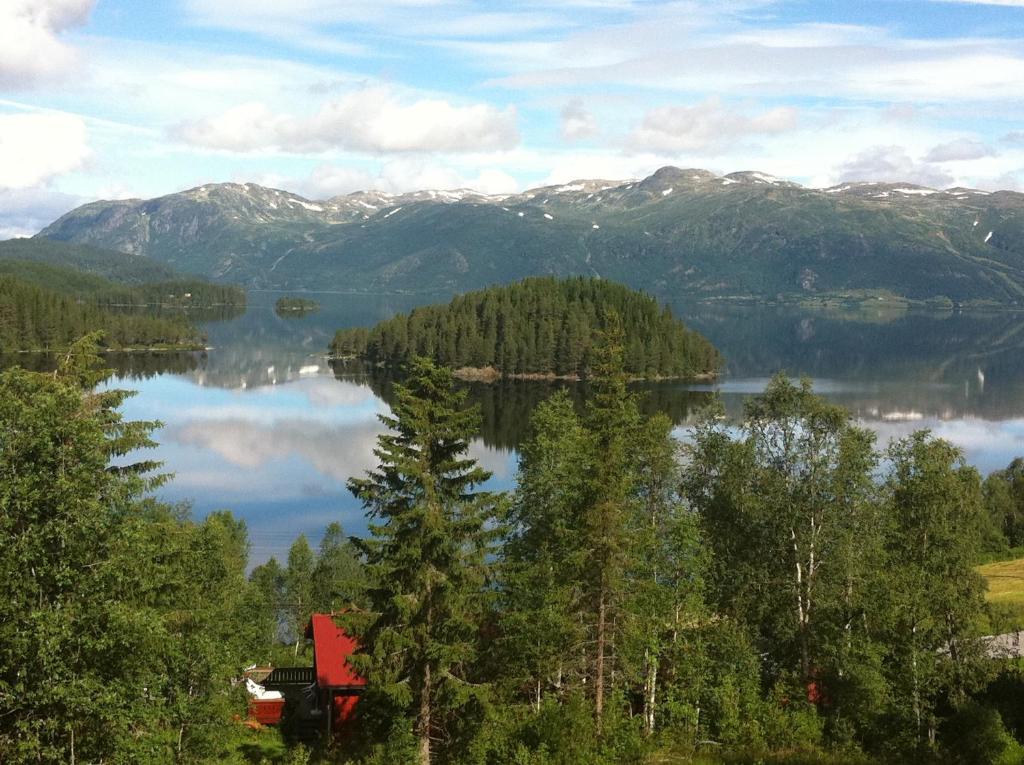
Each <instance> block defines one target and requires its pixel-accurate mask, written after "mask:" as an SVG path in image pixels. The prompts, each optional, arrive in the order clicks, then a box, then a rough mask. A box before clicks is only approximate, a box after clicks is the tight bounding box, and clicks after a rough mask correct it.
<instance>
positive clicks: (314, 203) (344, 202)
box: [37, 167, 1024, 304]
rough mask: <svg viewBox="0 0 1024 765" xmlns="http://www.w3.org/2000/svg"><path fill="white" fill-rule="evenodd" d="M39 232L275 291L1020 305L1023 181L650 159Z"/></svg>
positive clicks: (130, 212) (150, 214)
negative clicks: (845, 296) (496, 191)
mask: <svg viewBox="0 0 1024 765" xmlns="http://www.w3.org/2000/svg"><path fill="white" fill-rule="evenodd" d="M37 236H39V237H41V238H50V239H57V240H62V241H71V242H77V243H83V244H91V245H94V246H99V247H106V248H109V249H114V250H119V251H123V252H129V253H133V254H142V255H147V256H149V257H151V258H153V259H155V260H157V261H160V262H163V263H165V264H166V265H168V266H171V267H173V268H176V269H178V270H181V271H187V272H192V273H196V274H199V275H202V276H206V277H209V278H215V279H220V280H225V281H235V282H239V283H243V284H246V285H249V286H257V287H268V288H280V289H312V288H321V289H322V288H325V287H326V288H336V287H338V286H344V287H346V288H349V289H353V290H357V291H376V290H385V291H415V292H446V291H447V292H459V291H463V290H466V289H473V288H478V287H483V286H487V285H488V284H493V283H499V282H508V281H514V280H516V279H520V278H524V277H526V276H531V275H545V274H551V275H572V274H580V275H591V276H602V277H605V278H609V279H613V280H616V281H622V282H624V283H626V284H628V285H630V286H633V287H639V288H643V289H646V290H648V291H650V292H653V293H656V294H657V293H661V294H665V293H671V294H676V293H685V294H687V295H693V296H694V297H696V298H700V299H724V298H758V299H774V298H779V297H784V298H806V297H815V296H823V295H836V294H842V293H851V292H867V293H871V294H874V293H886V294H889V293H891V294H894V295H898V296H901V297H904V298H907V299H911V300H930V299H936V298H944V299H948V300H952V301H958V302H993V303H1001V304H1021V303H1024V194H1019V193H1017V192H1012V191H999V192H987V191H982V190H978V189H966V188H960V187H957V188H952V189H945V190H941V189H931V188H928V187H924V186H919V185H916V184H912V183H876V182H848V183H843V184H838V185H836V186H832V187H829V188H824V189H812V188H807V187H804V186H801V185H800V184H797V183H794V182H792V181H787V180H784V179H780V178H776V177H775V176H772V175H770V174H767V173H762V172H759V171H753V170H748V171H740V172H735V173H729V174H726V175H721V176H720V175H716V174H714V173H711V172H709V171H707V170H701V169H697V168H676V167H663V168H661V169H659V170H658V171H656V172H655V173H653V174H651V175H650V176H647V177H646V178H641V179H634V180H627V181H614V180H599V179H579V180H575V181H571V182H569V183H566V184H558V185H549V186H542V187H537V188H532V189H527V190H526V191H523V192H520V193H517V194H502V195H485V194H481V193H479V192H476V191H473V190H471V189H457V190H444V191H442V190H422V191H415V192H408V193H404V194H389V193H387V192H382V191H359V192H353V193H351V194H346V195H340V196H334V197H330V198H328V199H324V200H313V199H308V198H306V197H303V196H301V195H299V194H295V193H292V192H288V191H285V190H282V189H272V188H268V187H263V186H259V185H257V184H252V183H247V184H237V183H230V184H204V185H202V186H197V187H195V188H192V189H187V190H185V191H182V192H177V193H175V194H169V195H165V196H163V197H158V198H155V199H150V200H118V201H113V202H108V201H99V202H92V203H89V204H86V205H83V206H82V207H79V208H77V209H75V210H72V211H71V212H69V213H67V214H66V215H64V216H62V217H61V218H59V219H58V220H57V221H55V222H54V223H52V224H51V225H50V226H47V227H46V228H45V229H43V230H42V231H41V232H40V233H39V234H38V235H37Z"/></svg>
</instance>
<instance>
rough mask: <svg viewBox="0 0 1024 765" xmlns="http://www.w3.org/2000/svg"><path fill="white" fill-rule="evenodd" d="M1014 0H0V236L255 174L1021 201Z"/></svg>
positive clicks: (333, 190)
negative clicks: (862, 191) (919, 192)
mask: <svg viewBox="0 0 1024 765" xmlns="http://www.w3.org/2000/svg"><path fill="white" fill-rule="evenodd" d="M1022 105H1024V0H999V1H998V2H997V1H996V0H992V1H991V2H973V1H969V0H873V1H872V0H860V1H859V2H844V1H843V0H815V1H813V2H812V1H810V0H788V1H787V0H780V1H777V2H773V1H771V0H717V1H714V2H713V1H711V0H686V1H684V2H653V1H651V0H560V2H542V1H541V0H533V1H529V0H528V1H526V2H472V1H471V0H147V1H146V2H138V1H137V0H136V1H135V2H129V1H128V0H0V238H3V237H9V236H16V235H24V234H29V233H33V232H34V231H35V230H37V229H38V228H39V227H40V226H42V225H45V224H46V223H48V222H49V221H50V220H51V219H52V218H54V217H56V216H57V215H59V214H61V213H62V212H64V211H65V210H66V209H68V208H70V207H72V206H74V205H75V204H78V203H80V202H82V201H87V200H92V199H97V198H119V197H130V196H144V197H149V196H157V195H160V194H166V193H170V192H173V191H176V190H180V189H183V188H189V187H192V186H197V185H201V184H203V183H208V182H219V181H252V182H257V183H263V184H266V185H272V186H276V187H282V188H287V189H289V190H293V191H297V192H299V193H301V194H304V195H306V196H309V197H313V198H325V197H329V196H333V195H335V194H342V193H348V192H351V191H355V190H359V189H366V188H380V189H383V190H386V191H393V192H400V191H406V190H412V189H417V188H453V187H462V186H469V187H473V188H477V189H478V190H481V191H484V192H489V193H505V192H510V191H515V190H520V189H523V188H527V187H529V186H535V185H540V184H544V183H554V182H557V183H561V182H566V181H570V180H573V179H575V178H582V177H590V178H594V177H600V178H609V179H624V178H632V177H641V176H644V175H647V174H649V173H650V172H653V171H654V170H655V169H657V168H658V167H660V166H662V165H665V164H675V165H680V166H689V167H703V168H707V169H710V170H713V171H716V172H721V173H725V172H730V171H734V170H743V169H757V170H762V171H766V172H770V173H774V174H775V175H779V176H782V177H785V178H789V179H792V180H796V181H798V182H801V183H804V184H807V185H810V186H828V185H832V184H836V183H840V182H842V181H846V180H893V181H895V180H900V181H910V182H916V183H921V184H924V185H930V186H938V187H944V186H952V185H971V186H977V187H981V188H986V189H994V188H1012V189H1024V107H1022Z"/></svg>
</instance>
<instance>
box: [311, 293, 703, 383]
mask: <svg viewBox="0 0 1024 765" xmlns="http://www.w3.org/2000/svg"><path fill="white" fill-rule="evenodd" d="M612 314H616V315H617V316H618V319H619V320H621V322H622V326H623V329H624V331H625V335H626V340H625V343H626V345H625V368H626V372H627V373H628V374H629V375H631V376H634V377H648V378H654V377H679V378H684V377H696V376H700V375H709V374H714V373H715V372H716V371H717V370H718V368H719V366H720V365H721V358H720V356H719V354H718V351H717V350H716V349H715V348H714V347H713V346H712V345H711V343H709V342H708V341H707V340H706V339H705V338H704V337H702V336H701V335H700V334H698V333H697V332H694V331H692V330H689V329H687V328H686V326H685V325H684V324H683V323H682V322H681V321H679V320H678V319H676V318H675V317H673V315H672V312H671V311H670V310H669V309H668V308H665V307H661V306H659V304H658V302H657V301H656V300H654V299H653V298H652V297H650V296H648V295H644V294H642V293H639V292H636V291H634V290H631V289H629V288H628V287H624V286H622V285H620V284H614V283H611V282H607V281H604V280H602V279H593V278H590V279H588V278H582V277H578V278H573V279H555V278H550V277H549V278H533V279H526V280H524V281H522V282H520V283H517V284H511V285H506V286H499V287H489V288H488V289H485V290H481V291H479V292H469V293H466V294H464V295H459V296H458V297H456V298H454V299H453V300H452V301H451V302H450V303H448V304H447V305H434V306H426V307H423V308H416V309H414V310H412V311H410V312H409V313H408V314H399V315H397V316H395V317H393V318H391V319H387V320H385V321H383V322H380V323H379V324H377V325H376V326H374V327H372V328H370V329H365V328H356V329H346V330H339V331H338V333H337V335H336V336H335V338H334V341H333V343H332V345H331V352H332V354H334V355H335V356H337V357H346V356H356V357H359V358H363V359H366V360H368V361H370V362H371V363H375V364H381V365H385V366H389V367H395V368H397V367H400V366H401V365H403V364H405V363H406V362H407V361H408V360H409V359H410V358H411V357H412V356H427V357H430V358H432V359H434V360H435V361H436V362H437V363H438V364H441V365H443V366H448V367H471V368H477V369H479V368H486V367H491V368H493V369H495V370H497V371H498V372H499V373H501V374H504V375H554V376H568V377H577V376H578V377H584V376H586V375H587V374H588V373H589V372H590V369H591V367H592V365H593V362H594V357H593V349H594V343H595V339H596V337H597V336H598V334H599V333H600V332H602V331H604V330H605V329H607V327H608V322H609V317H610V316H611V315H612Z"/></svg>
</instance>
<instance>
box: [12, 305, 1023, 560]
mask: <svg viewBox="0 0 1024 765" xmlns="http://www.w3.org/2000/svg"><path fill="white" fill-rule="evenodd" d="M279 295H280V293H250V295H249V308H248V310H247V311H246V313H245V314H244V315H243V316H241V317H237V318H231V319H227V320H222V321H211V322H210V323H208V324H205V325H204V329H205V330H206V332H207V334H208V337H209V344H210V346H211V350H209V351H208V352H206V353H193V354H187V353H186V354H162V353H161V354H130V355H126V356H122V357H117V356H110V357H108V363H109V364H110V365H111V366H112V367H114V368H115V369H116V370H117V371H118V377H117V379H115V380H114V381H113V384H116V385H118V386H121V387H127V388H133V389H136V390H138V391H139V395H137V396H135V397H133V398H131V399H129V400H128V401H127V402H126V404H125V410H126V414H127V416H128V417H130V418H133V419H145V420H154V419H155V420H160V421H162V422H163V423H164V425H163V427H162V429H161V430H160V431H159V432H158V433H157V434H156V438H157V440H158V441H159V442H160V446H159V447H158V448H157V450H156V454H155V457H156V458H157V459H161V460H163V461H164V467H165V469H166V470H167V471H168V472H172V473H174V474H175V478H174V480H173V481H171V482H170V483H168V484H167V485H166V486H165V487H164V488H163V489H161V491H160V495H161V496H162V497H163V498H165V499H167V500H170V501H190V502H192V504H193V508H194V512H195V513H196V514H197V515H204V514H205V513H207V512H209V511H211V510H214V509H223V508H227V509H231V510H233V511H234V512H235V513H236V514H237V515H238V516H240V517H242V518H244V519H245V520H246V522H247V524H248V526H249V530H250V533H251V535H252V538H253V560H254V561H255V562H259V561H261V560H264V559H266V558H267V557H269V555H271V554H275V555H279V556H280V555H282V554H284V553H286V551H287V548H288V546H289V545H290V543H291V541H292V540H293V539H294V538H295V536H297V535H298V534H299V533H306V534H307V535H308V536H309V537H310V539H311V541H313V542H314V543H315V542H316V541H317V540H318V539H319V536H320V533H321V532H322V530H323V528H324V526H326V525H327V524H328V523H330V522H331V521H335V520H340V521H341V522H342V523H343V524H344V526H345V528H346V530H347V531H348V532H350V533H354V534H361V533H364V532H365V530H366V520H365V518H364V517H363V512H362V509H361V508H360V506H359V504H358V503H357V502H356V501H355V500H354V499H353V498H352V497H351V495H350V494H349V493H348V491H347V490H346V489H345V481H346V480H347V478H348V477H349V476H353V475H360V474H362V472H363V471H365V470H366V469H368V468H370V467H371V466H372V465H373V463H374V457H373V454H372V449H373V446H374V443H375V440H376V437H377V435H378V434H379V433H380V432H381V431H382V427H383V426H382V425H381V424H380V422H379V420H378V415H379V414H382V413H385V412H387V410H388V403H389V402H390V401H392V400H393V383H394V380H393V379H391V378H390V377H389V376H388V375H386V374H382V373H381V372H380V371H379V370H373V369H367V368H365V367H363V366H361V365H358V364H353V363H348V364H334V365H331V364H330V363H328V361H327V359H326V357H325V355H324V352H325V349H326V348H327V345H328V343H329V342H330V340H331V338H332V337H333V334H334V330H335V329H337V328H339V327H349V326H358V325H368V324H372V323H374V322H376V321H379V320H380V319H383V318H386V317H388V316H391V315H393V314H394V313H395V312H398V311H405V310H408V309H410V308H411V307H413V306H415V305H417V304H421V303H425V302H432V298H430V297H429V296H411V295H385V296H373V295H330V294H323V293H321V294H316V295H312V297H315V298H316V299H317V300H318V302H319V303H320V306H321V309H320V311H319V312H317V313H313V314H308V315H306V316H304V317H301V318H288V319H283V318H281V317H279V316H277V315H276V314H275V313H274V308H273V306H274V301H275V300H276V298H277V297H278V296H279ZM674 308H675V310H676V313H677V314H678V315H680V316H681V317H682V318H683V319H684V320H685V321H686V322H687V323H688V324H690V325H691V326H693V327H694V328H696V329H698V330H700V331H701V332H703V333H704V334H706V335H707V336H708V337H709V338H710V339H711V340H712V342H714V343H715V344H716V345H717V346H718V347H719V348H720V349H721V350H722V351H723V353H724V355H725V357H726V359H727V363H728V368H727V369H726V371H725V374H724V375H723V376H722V378H721V379H720V380H719V381H718V382H717V383H715V384H711V385H709V384H685V383H681V382H674V381H662V382H657V383H650V384H636V385H634V386H633V389H634V390H635V391H636V392H637V393H638V394H640V395H641V396H642V400H643V407H644V409H645V411H648V412H655V411H661V412H665V413H667V414H668V415H669V416H670V417H671V418H672V420H673V422H675V423H676V424H677V426H678V433H679V434H680V435H681V436H683V437H685V434H686V428H687V426H688V425H689V424H691V423H693V422H694V421H695V419H696V418H697V417H698V416H699V415H700V412H701V410H702V409H703V408H704V407H705V406H706V405H707V404H708V403H710V402H711V401H712V400H713V399H714V397H715V396H716V395H718V396H720V397H721V399H722V403H723V405H724V407H725V409H726V412H727V414H728V415H729V416H731V417H738V416H740V415H741V413H742V406H743V400H744V399H745V398H746V397H748V396H750V395H753V394H756V393H758V392H760V391H761V390H763V388H764V385H765V383H766V382H767V379H768V378H769V377H770V376H771V375H772V374H773V373H775V372H776V371H778V370H785V371H787V372H788V373H790V374H793V375H799V374H807V375H809V376H811V377H812V379H813V380H814V383H815V389H816V391H817V392H819V393H821V394H823V395H825V396H827V397H828V398H829V399H830V400H832V401H835V402H837V403H839V404H842V405H843V406H845V407H847V408H848V409H849V410H850V411H851V412H852V413H853V414H854V416H856V417H857V418H858V419H860V420H861V421H862V422H863V423H864V424H865V425H867V426H868V427H870V428H872V429H873V430H875V431H876V432H877V433H878V438H879V443H880V444H883V445H884V444H885V443H886V442H887V441H888V440H889V439H890V438H892V437H897V436H902V435H906V434H908V433H910V432H912V431H914V430H917V429H919V428H931V429H932V430H933V431H934V432H935V433H936V435H938V436H941V437H943V438H948V439H949V440H950V441H952V442H953V443H955V444H957V445H958V446H960V447H962V448H963V449H964V450H965V453H966V455H967V457H968V459H969V460H970V461H971V462H972V463H974V464H975V465H977V466H978V468H979V469H980V470H981V471H982V472H983V473H984V472H988V471H990V470H993V469H996V468H1000V467H1004V466H1005V465H1006V464H1007V463H1008V462H1009V461H1010V460H1011V459H1012V458H1013V457H1014V456H1016V455H1018V454H1024V315H1022V314H1017V313H1008V312H1006V313H991V314H981V313H972V314H961V313H946V314H925V313H912V312H910V313H905V314H892V313H889V314H880V315H872V314H870V313H868V312H865V311H863V310H858V311H856V312H851V313H846V314H839V313H834V312H833V313H825V312H823V311H820V310H818V311H807V310H798V309H795V308H779V307H766V306H760V307H751V306H717V305H716V306H711V307H709V306H675V307H674ZM7 363H10V361H9V360H7ZM16 363H20V364H23V365H26V366H32V367H34V368H39V369H46V368H52V363H53V361H52V359H49V360H48V359H46V358H45V357H34V356H28V355H21V356H18V357H16ZM466 387H467V388H468V391H469V399H470V401H471V402H473V403H476V404H479V405H480V409H481V419H482V431H481V435H480V438H478V439H477V440H476V441H474V443H473V445H472V454H473V456H475V457H477V458H478V459H480V460H481V461H482V462H483V464H484V466H485V467H486V468H488V469H489V470H492V471H493V472H494V474H495V477H494V478H493V479H492V482H491V484H492V485H493V486H494V487H495V488H506V487H508V486H510V485H511V484H512V481H513V480H514V474H515V465H516V457H515V451H514V450H515V447H516V446H517V445H518V444H519V443H520V441H521V440H522V439H523V437H524V436H525V433H526V428H527V424H528V422H529V416H530V412H531V411H532V410H533V408H534V407H535V406H536V405H537V403H538V402H539V401H541V400H543V399H544V398H545V397H547V396H548V395H550V394H551V393H552V392H554V391H555V390H557V389H559V388H566V389H567V390H568V391H569V392H570V394H571V395H572V396H573V398H574V399H575V400H576V401H577V402H578V403H579V404H581V405H582V403H583V401H585V399H586V395H587V386H586V385H585V384H584V383H555V382H501V383H498V384H494V385H485V384H479V383H477V384H468V385H467V386H466Z"/></svg>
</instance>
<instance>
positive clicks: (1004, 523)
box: [982, 457, 1024, 550]
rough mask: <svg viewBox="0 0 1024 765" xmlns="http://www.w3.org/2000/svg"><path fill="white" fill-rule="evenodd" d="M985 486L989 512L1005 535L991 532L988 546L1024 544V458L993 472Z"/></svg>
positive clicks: (995, 524)
mask: <svg viewBox="0 0 1024 765" xmlns="http://www.w3.org/2000/svg"><path fill="white" fill-rule="evenodd" d="M982 489H983V491H984V494H985V510H986V512H987V515H988V517H989V519H990V520H991V523H992V524H993V525H994V526H995V529H996V530H997V534H998V535H999V536H1001V537H1002V539H999V538H998V536H996V535H995V534H990V535H989V537H988V539H987V540H986V542H987V545H986V546H987V547H988V548H989V549H995V550H998V549H1000V545H1001V546H1002V547H1005V546H1006V545H1009V546H1010V547H1019V546H1021V545H1024V458H1021V457H1018V458H1017V459H1015V460H1013V461H1012V462H1011V463H1010V464H1009V465H1008V466H1007V467H1006V468H1005V469H1004V470H997V471H995V472H994V473H991V474H990V475H989V476H988V477H987V478H986V479H985V483H984V485H983V487H982ZM993 537H995V539H994V540H993Z"/></svg>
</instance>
